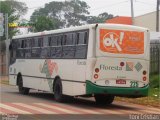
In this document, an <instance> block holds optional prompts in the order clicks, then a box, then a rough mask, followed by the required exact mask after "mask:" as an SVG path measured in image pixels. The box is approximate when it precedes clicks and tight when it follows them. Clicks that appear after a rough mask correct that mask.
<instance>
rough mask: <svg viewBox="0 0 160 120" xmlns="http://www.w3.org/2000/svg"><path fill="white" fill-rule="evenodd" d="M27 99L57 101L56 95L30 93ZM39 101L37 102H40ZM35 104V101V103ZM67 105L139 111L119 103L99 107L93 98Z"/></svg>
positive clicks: (76, 99)
mask: <svg viewBox="0 0 160 120" xmlns="http://www.w3.org/2000/svg"><path fill="white" fill-rule="evenodd" d="M8 93H9V92H8ZM10 94H15V95H18V96H23V97H24V95H21V94H19V93H18V92H12V93H11V92H10ZM25 98H28V99H30V98H32V99H37V100H38V101H44V102H50V103H55V102H56V101H55V100H54V95H53V94H51V93H47V92H46V93H44V92H30V93H29V95H26V96H25ZM38 101H37V102H38ZM33 102H35V101H33ZM62 104H65V105H71V106H74V107H79V108H88V109H91V108H101V109H112V110H114V109H115V110H116V109H121V110H138V108H135V107H134V108H133V107H132V106H131V107H130V106H125V105H124V104H125V103H121V104H117V102H113V104H111V105H105V106H103V105H97V104H96V103H95V101H94V99H93V98H91V99H90V98H86V99H85V98H70V100H69V101H67V102H65V103H62Z"/></svg>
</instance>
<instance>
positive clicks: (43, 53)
mask: <svg viewBox="0 0 160 120" xmlns="http://www.w3.org/2000/svg"><path fill="white" fill-rule="evenodd" d="M49 38H50V37H48V36H45V37H44V39H43V40H42V43H43V46H42V48H41V56H40V57H41V58H48V57H50V48H49V40H50V39H49Z"/></svg>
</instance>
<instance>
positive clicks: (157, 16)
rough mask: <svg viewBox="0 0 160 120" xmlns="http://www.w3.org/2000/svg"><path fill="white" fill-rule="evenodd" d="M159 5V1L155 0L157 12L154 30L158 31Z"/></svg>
mask: <svg viewBox="0 0 160 120" xmlns="http://www.w3.org/2000/svg"><path fill="white" fill-rule="evenodd" d="M159 5H160V1H159V0H157V10H156V11H157V12H156V31H157V32H159Z"/></svg>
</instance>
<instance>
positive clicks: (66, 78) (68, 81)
mask: <svg viewBox="0 0 160 120" xmlns="http://www.w3.org/2000/svg"><path fill="white" fill-rule="evenodd" d="M52 65H53V67H51V66H52ZM17 66H19V67H17ZM21 66H23V67H21ZM49 66H50V67H51V68H50V70H53V74H52V75H50V74H49V72H50V71H48V68H49ZM10 69H12V70H13V71H10V84H11V85H16V81H17V75H18V73H21V75H22V77H23V84H24V87H28V88H33V89H38V90H43V91H48V92H53V81H54V78H55V77H56V76H59V77H60V78H61V80H62V86H63V93H64V94H66V95H83V94H85V92H86V90H85V88H86V87H85V73H86V60H67V59H66V60H58V59H54V60H52V59H43V60H42V59H25V60H24V59H18V60H16V66H15V65H11V66H10ZM26 70H27V71H26ZM64 73H65V74H64ZM78 86H79V88H80V89H79V91H77V87H78Z"/></svg>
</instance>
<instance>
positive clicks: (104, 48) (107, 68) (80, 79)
mask: <svg viewBox="0 0 160 120" xmlns="http://www.w3.org/2000/svg"><path fill="white" fill-rule="evenodd" d="M149 49H150V47H149V30H148V29H146V28H141V27H136V26H130V25H116V24H92V25H84V26H79V27H72V28H65V29H59V30H51V31H44V32H38V33H32V34H27V35H20V36H15V37H13V39H12V42H11V45H10V56H11V57H10V58H11V59H10V67H9V83H10V84H11V85H17V86H18V88H19V92H20V93H21V94H28V93H29V90H30V89H37V90H42V91H48V92H50V93H54V97H55V100H56V101H59V102H62V101H64V98H65V96H87V97H88V96H90V97H92V96H94V97H95V101H96V102H97V103H101V104H105V103H106V104H111V103H112V102H113V100H114V97H115V96H124V97H143V96H147V94H148V87H149V53H150V52H149Z"/></svg>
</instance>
